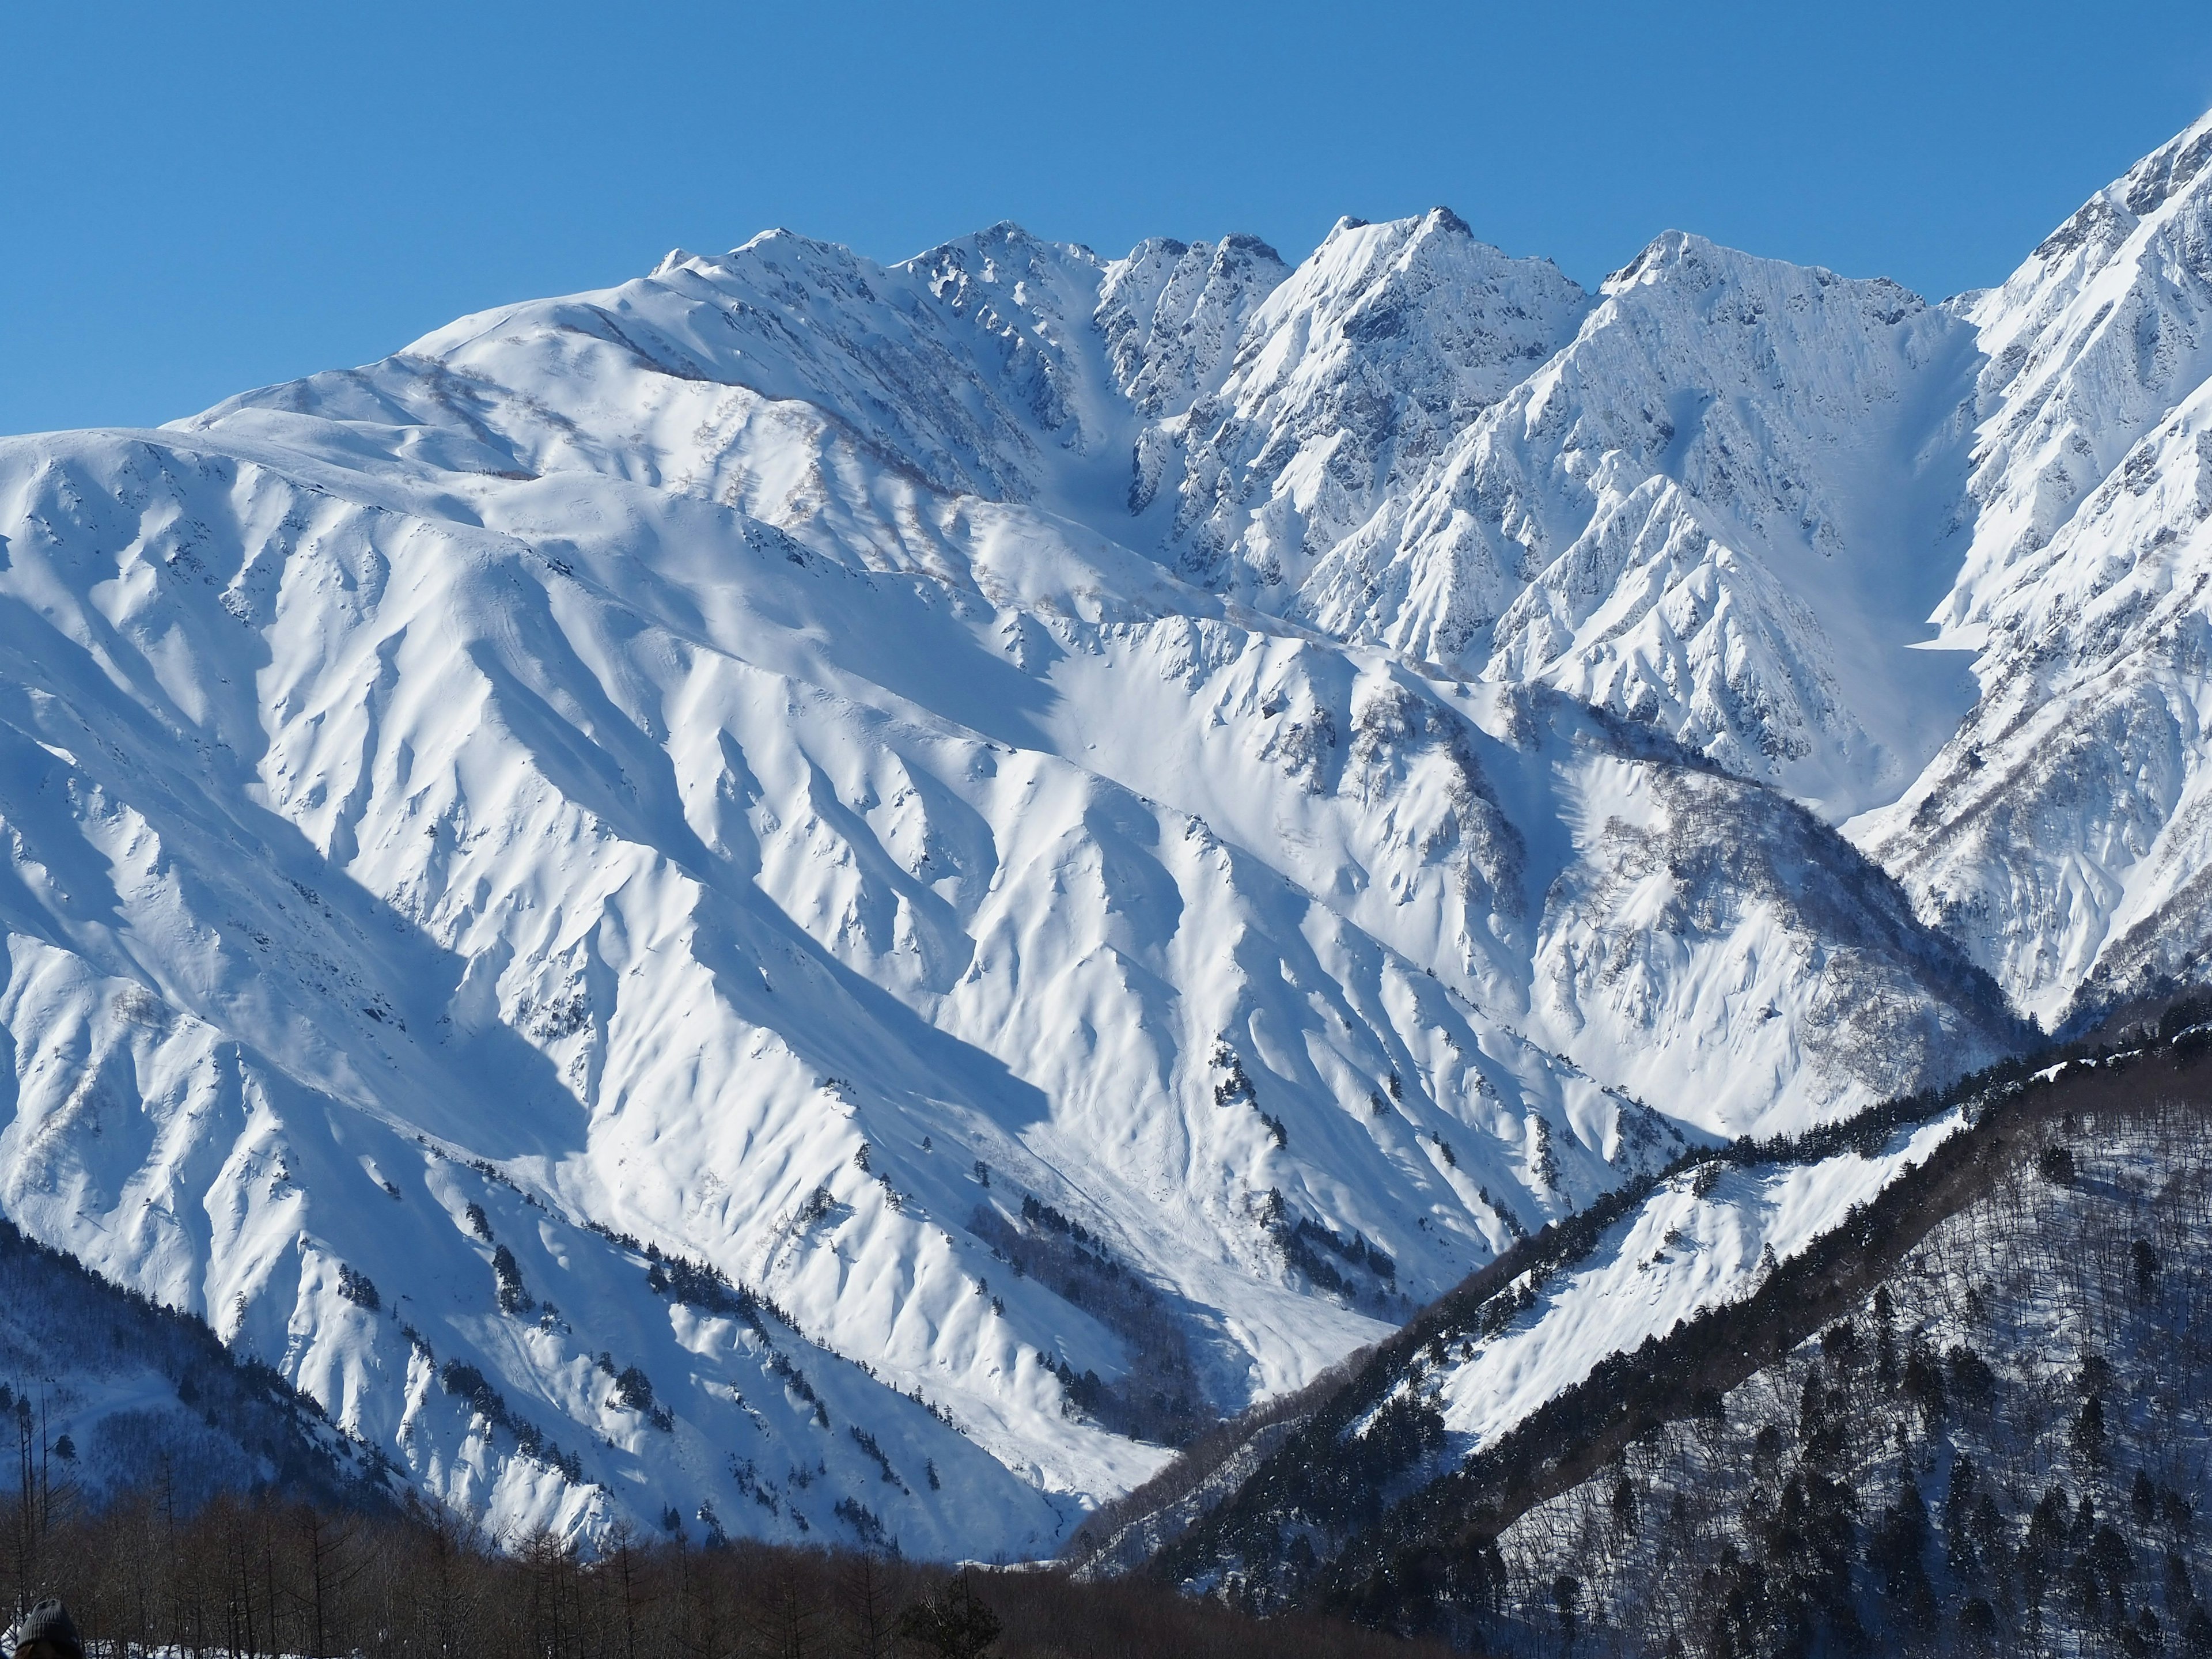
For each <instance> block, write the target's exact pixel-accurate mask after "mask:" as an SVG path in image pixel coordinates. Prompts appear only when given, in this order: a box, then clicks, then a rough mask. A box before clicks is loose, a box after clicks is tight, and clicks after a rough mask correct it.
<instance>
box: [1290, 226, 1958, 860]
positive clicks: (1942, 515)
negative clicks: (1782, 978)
mask: <svg viewBox="0 0 2212 1659" xmlns="http://www.w3.org/2000/svg"><path fill="white" fill-rule="evenodd" d="M1971 362H1972V331H1970V330H1969V329H1968V328H1967V327H1966V325H1964V324H1963V323H1961V322H1960V320H1959V319H1955V318H1954V317H1951V316H1950V315H1948V313H1943V312H1940V311H1933V310H1930V309H1929V307H1927V306H1925V305H1923V303H1922V302H1921V301H1919V300H1918V299H1917V298H1916V297H1914V296H1913V295H1911V294H1909V293H1907V292H1905V290H1904V289H1899V288H1898V287H1897V286H1896V285H1895V284H1894V283H1887V282H1880V281H1876V282H1850V281H1845V280H1844V279H1843V278H1840V277H1838V276H1833V275H1832V274H1831V273H1829V272H1827V271H1825V270H1808V269H1806V268H1803V267H1800V266H1795V265H1788V264H1780V263H1778V262H1775V261H1771V260H1762V259H1753V258H1748V257H1747V256H1745V255H1742V254H1739V253H1735V252H1730V251H1729V250H1727V249H1724V248H1719V247H1716V246H1713V245H1712V244H1711V243H1710V242H1707V241H1705V240H1702V239H1700V238H1697V237H1692V236H1684V235H1680V234H1672V233H1670V234H1668V235H1666V236H1663V237H1662V238H1660V239H1659V240H1657V241H1656V242H1655V243H1653V244H1652V245H1651V246H1650V247H1649V248H1647V249H1646V250H1645V251H1644V253H1643V254H1642V255H1641V256H1639V257H1638V259H1637V260H1636V261H1635V262H1634V263H1633V264H1631V265H1629V266H1628V268H1627V269H1626V270H1623V271H1621V272H1620V273H1619V274H1618V275H1616V276H1613V278H1612V279H1610V280H1609V281H1608V282H1607V284H1606V287H1605V294H1604V298H1603V300H1602V301H1601V303H1600V304H1599V306H1598V307H1597V308H1596V309H1595V311H1594V312H1593V313H1591V314H1590V315H1589V318H1588V319H1586V320H1585V321H1584V322H1583V325H1582V327H1581V330H1580V331H1579V332H1578V333H1577V335H1576V336H1575V337H1574V339H1573V341H1572V342H1571V343H1570V344H1568V345H1567V346H1566V348H1565V349H1564V350H1563V351H1561V352H1560V353H1559V356H1557V357H1556V358H1555V359H1554V360H1553V361H1552V362H1547V363H1546V364H1544V365H1542V366H1541V368H1538V369H1537V370H1536V372H1535V373H1534V374H1533V375H1532V376H1531V377H1529V378H1528V379H1527V380H1524V381H1523V382H1522V384H1521V385H1519V386H1517V387H1516V388H1515V389H1514V390H1513V391H1512V392H1510V394H1509V395H1508V396H1507V397H1506V398H1504V400H1503V401H1502V402H1500V403H1499V404H1498V406H1497V407H1496V408H1494V409H1493V410H1490V411H1489V412H1488V413H1487V414H1486V415H1484V416H1482V417H1481V418H1480V420H1478V421H1476V422H1474V424H1473V426H1472V427H1471V428H1469V429H1468V430H1467V431H1466V432H1465V433H1464V434H1463V435H1462V436H1461V437H1460V438H1458V440H1457V441H1455V442H1454V443H1453V444H1452V446H1451V447H1450V449H1449V453H1446V454H1445V455H1443V457H1441V458H1440V459H1438V461H1437V463H1436V465H1434V467H1433V468H1432V469H1431V471H1430V472H1429V474H1428V475H1427V476H1426V477H1424V478H1422V479H1421V480H1420V481H1419V483H1418V484H1417V485H1416V486H1415V487H1413V488H1412V489H1407V490H1403V491H1401V492H1399V493H1397V494H1396V495H1394V496H1393V497H1392V498H1391V499H1390V501H1388V502H1387V503H1386V504H1385V505H1384V506H1383V507H1382V508H1381V509H1379V510H1378V511H1377V512H1376V514H1375V516H1374V517H1373V518H1372V519H1371V520H1369V522H1367V523H1366V524H1364V525H1363V526H1361V527H1360V528H1359V529H1358V531H1357V532H1354V533H1353V534H1352V535H1351V536H1349V537H1347V538H1346V539H1345V540H1344V541H1343V542H1342V543H1341V544H1340V545H1339V546H1338V547H1337V548H1336V549H1335V550H1334V552H1333V553H1332V554H1331V555H1330V556H1328V558H1327V559H1326V560H1325V561H1323V562H1322V565H1321V566H1320V567H1319V568H1317V569H1316V572H1315V573H1314V574H1313V576H1312V577H1311V578H1310V580H1308V581H1307V583H1306V584H1305V587H1304V592H1303V594H1302V595H1301V599H1300V601H1299V605H1298V608H1297V614H1299V615H1301V616H1303V617H1306V618H1308V619H1309V620H1310V621H1312V622H1313V623H1316V625H1318V626H1320V627H1322V628H1325V629H1328V630H1329V631H1330V632H1332V633H1335V634H1339V635H1344V636H1346V637H1350V638H1355V639H1370V638H1371V639H1375V640H1377V641H1383V642H1386V643H1388V644H1389V645H1390V646H1392V647H1395V648H1397V649H1399V650H1401V651H1404V652H1407V653H1412V654H1413V655H1415V656H1418V657H1421V658H1425V659H1431V660H1434V661H1437V662H1443V663H1449V664H1456V665H1463V666H1464V667H1465V668H1467V669H1468V670H1469V671H1477V670H1479V671H1480V672H1482V673H1483V674H1484V675H1485V677H1486V678H1494V679H1500V680H1505V681H1510V682H1515V683H1523V684H1525V683H1530V682H1537V683H1542V684H1552V685H1556V686H1559V687H1560V688H1561V689H1563V690H1569V691H1571V692H1572V693H1573V694H1574V695H1576V696H1579V697H1582V698H1583V699H1584V700H1586V701H1589V702H1593V703H1595V704H1596V705H1598V706H1599V707H1601V708H1607V709H1610V710H1612V711H1613V712H1614V713H1616V714H1621V715H1623V716H1625V717H1626V718H1628V719H1631V720H1637V721H1639V722H1642V723H1645V724H1649V725H1651V726H1656V727H1657V728H1658V729H1660V730H1662V731H1664V732H1668V733H1669V734H1670V735H1672V736H1674V737H1676V738H1680V740H1681V741H1682V742H1684V743H1686V744H1689V745H1690V746H1691V747H1692V748H1695V749H1697V750H1700V751H1702V752H1704V753H1705V754H1707V755H1710V756H1711V757H1713V758H1714V759H1715V760H1717V761H1718V762H1720V763H1722V764H1723V765H1724V766H1726V767H1727V768H1728V769H1729V770H1731V771H1733V772H1735V773H1736V774H1737V775H1740V776H1746V777H1753V778H1757V779H1759V780H1761V781H1766V782H1771V783H1773V784H1776V785H1778V786H1779V787H1784V788H1785V789H1787V790H1788V791H1789V792H1790V793H1793V794H1795V795H1797V796H1798V797H1800V798H1801V799H1807V800H1808V801H1810V802H1812V803H1814V804H1815V805H1817V807H1818V808H1819V809H1820V811H1822V812H1823V813H1824V814H1825V815H1826V816H1828V817H1831V818H1838V817H1844V816H1848V815H1849V814H1850V812H1852V811H1857V810H1859V809H1860V808H1862V807H1863V806H1866V805H1873V804H1875V803H1878V802H1881V801H1885V800H1887V799H1891V798H1892V797H1893V795H1894V794H1895V793H1896V792H1897V791H1898V790H1899V788H1900V787H1903V785H1904V784H1905V781H1908V780H1909V779H1910V778H1911V776H1912V775H1913V773H1914V772H1915V771H1916V770H1917V769H1918V767H1919V766H1920V764H1921V763H1923V761H1924V760H1925V758H1926V757H1927V756H1928V755H1929V753H1931V752H1932V751H1933V750H1934V749H1935V748H1936V745H1937V744H1940V743H1941V742H1942V739H1943V738H1944V737H1946V736H1948V734H1949V732H1951V731H1952V730H1953V729H1954V726H1955V724H1956V721H1957V719H1958V716H1959V715H1960V714H1961V713H1962V712H1963V711H1964V709H1965V708H1966V704H1967V702H1968V701H1969V698H1970V695H1971V689H1970V687H1969V686H1968V684H1967V683H1966V676H1965V674H1964V673H1963V671H1961V667H1960V664H1961V659H1958V658H1955V657H1954V658H1951V659H1948V661H1947V660H1946V659H1943V658H1942V657H1938V656H1933V655H1930V654H1929V653H1923V652H1916V651H1914V650H1912V649H1911V645H1912V643H1913V642H1914V641H1916V640H1917V639H1919V638H1921V637H1922V636H1924V635H1927V633H1928V629H1927V628H1926V626H1925V624H1924V623H1923V621H1922V618H1923V617H1925V616H1926V614H1927V612H1928V611H1929V608H1931V607H1932V605H1934V604H1935V603H1936V600H1937V599H1939V598H1940V597H1941V594H1942V581H1943V580H1945V578H1946V576H1947V574H1948V570H1949V569H1951V568H1955V565H1956V562H1957V559H1958V557H1959V555H1960V548H1959V547H1956V546H1949V545H1948V543H1949V542H1951V541H1953V540H1955V533H1956V530H1957V527H1958V526H1957V519H1956V509H1955V501H1956V495H1957V489H1958V486H1959V484H1960V481H1961V480H1962V479H1963V475H1964V468H1965V446H1964V439H1965V436H1966V425H1967V423H1966V421H1964V420H1963V419H1960V418H1959V417H1958V416H1956V414H1955V410H1956V405H1957V403H1958V400H1959V398H1960V394H1961V392H1962V390H1963V380H1962V377H1963V375H1964V374H1966V372H1967V371H1968V370H1969V369H1970V368H1971Z"/></svg>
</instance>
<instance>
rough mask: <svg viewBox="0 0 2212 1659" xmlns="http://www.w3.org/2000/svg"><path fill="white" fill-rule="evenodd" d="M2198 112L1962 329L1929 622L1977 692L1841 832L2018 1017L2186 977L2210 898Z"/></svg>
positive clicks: (2207, 488)
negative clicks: (1960, 408) (1961, 470)
mask: <svg viewBox="0 0 2212 1659" xmlns="http://www.w3.org/2000/svg"><path fill="white" fill-rule="evenodd" d="M2208 161H2212V118H2207V120H2205V121H2202V122H2199V123H2198V124H2197V125H2196V126H2194V127H2192V128H2191V129H2190V131H2187V132H2185V133H2183V134H2182V135H2181V136H2180V137H2177V138H2176V139H2174V140H2173V142H2172V143H2169V144H2167V145H2166V146H2164V147H2163V148H2162V149H2160V150H2158V151H2157V152H2156V153H2154V155H2150V156H2148V157H2147V158H2146V159H2145V160H2144V161H2142V162H2141V163H2139V164H2138V165H2137V166H2136V167H2135V168H2133V169H2132V170H2131V171H2130V173H2128V174H2127V175H2126V177H2124V178H2123V179H2119V180H2118V181H2117V182H2116V183H2114V184H2113V185H2111V186H2110V187H2109V188H2108V189H2106V190H2105V191H2100V193H2099V194H2098V195H2097V196H2096V197H2093V198H2092V199H2091V201H2090V202H2089V203H2088V204H2087V205H2086V206H2084V207H2083V208H2082V209H2081V211H2080V212H2078V213H2077V214H2075V216H2073V217H2072V218H2071V219H2069V220H2068V221H2067V222H2066V223H2065V224H2064V225H2063V226H2062V227H2060V228H2059V229H2058V230H2057V231H2056V232H2054V233H2053V234H2051V236H2050V237H2049V238H2048V239H2047V240H2045V242H2044V244H2043V245H2042V246H2040V247H2039V248H2038V249H2037V250H2036V251H2035V252H2034V254H2033V255H2032V256H2031V257H2030V258H2029V259H2028V260H2027V263H2026V264H2023V265H2022V266H2021V269H2020V270H2018V271H2017V272H2016V273H2015V275H2014V276H2012V278H2011V279H2010V280H2009V281H2008V282H2007V283H2005V284H2004V286H2003V287H2002V288H2001V289H1992V290H1990V292H1989V293H1987V294H1984V295H1980V296H1978V297H1976V298H1974V299H1973V301H1972V305H1971V307H1970V309H1969V312H1968V315H1969V316H1970V317H1971V319H1972V322H1973V323H1974V325H1976V328H1977V330H1978V341H1979V343H1980V346H1981V349H1982V352H1983V354H1984V367H1983V368H1982V369H1981V371H1980V375H1979V380H1978V388H1977V398H1978V401H1977V404H1976V409H1977V412H1978V427H1977V432H1976V438H1975V451H1974V461H1975V466H1974V472H1973V476H1972V489H1971V494H1970V496H1969V499H1968V501H1967V503H1966V509H1965V510H1966V511H1967V512H1969V513H1971V515H1972V543H1971V546H1970V547H1969V549H1968V550H1967V552H1966V557H1965V559H1964V561H1963V562H1962V563H1961V565H1960V568H1959V571H1958V573H1957V576H1956V580H1955V581H1954V586H1953V588H1952V591H1951V592H1950V593H1949V595H1948V597H1947V598H1946V599H1945V600H1944V602H1943V604H1942V606H1941V607H1940V608H1939V610H1938V611H1937V613H1936V616H1937V620H1938V621H1939V622H1941V623H1942V625H1943V627H1944V629H1945V632H1946V636H1947V637H1948V638H1950V639H1953V640H1955V641H1958V642H1959V643H1960V644H1963V645H1966V646H1970V647H1972V648H1974V649H1975V650H1977V651H1978V657H1977V659H1976V662H1975V673H1976V675H1977V677H1978V679H1979V682H1980V685H1981V693H1982V695H1981V697H1980V700H1979V701H1978V702H1977V703H1976V704H1975V706H1974V708H1973V709H1972V712H1971V714H1969V715H1968V717H1967V718H1966V720H1965V721H1964V722H1963V723H1962V724H1961V725H1960V728H1959V730H1958V731H1957V732H1956V733H1955V734H1954V736H1953V737H1952V738H1950V740H1949V741H1948V743H1946V744H1945V745H1944V746H1943V748H1942V751H1941V752H1940V753H1939V754H1938V755H1937V756H1936V757H1935V758H1934V759H1933V760H1932V761H1931V762H1930V763H1929V766H1928V768H1927V769H1926V770H1925V771H1924V772H1923V775H1921V776H1920V777H1919V778H1918V779H1917V781H1915V782H1914V783H1913V784H1912V786H1911V788H1910V789H1909V790H1907V791H1906V792H1905V793H1904V795H1903V796H1902V798H1901V799H1899V800H1898V801H1897V802H1896V803H1895V804H1894V805H1890V806H1888V807H1887V808H1885V809H1883V810H1881V811H1878V812H1875V813H1872V814H1870V815H1869V817H1867V818H1866V819H1865V820H1863V822H1862V823H1857V824H1854V825H1853V827H1852V834H1853V835H1854V837H1855V838H1856V839H1857V840H1858V841H1859V842H1861V844H1862V845H1863V846H1865V847H1866V848H1868V849H1869V851H1870V852H1871V853H1872V854H1874V855H1875V857H1876V858H1878V859H1879V860H1881V862H1882V863H1883V864H1884V865H1885V866H1887V867H1888V868H1890V869H1892V870H1893V871H1894V872H1897V873H1898V874H1899V877H1900V878H1901V879H1902V880H1903V881H1904V882H1905V884H1906V886H1907V887H1908V889H1909V890H1911V892H1912V894H1913V896H1914V899H1915V902H1916V904H1917V907H1918V908H1919V910H1920V912H1921V914H1922V915H1923V917H1924V918H1925V919H1926V920H1928V921H1930V922H1932V923H1934V924H1936V925H1937V926H1939V927H1942V928H1944V929H1945V930H1946V931H1947V932H1948V933H1952V934H1953V935H1954V937H1956V938H1957V939H1959V940H1960V943H1961V944H1963V945H1966V948H1967V949H1968V950H1970V951H1972V952H1973V954H1974V956H1975V957H1976V959H1977V960H1978V961H1980V962H1981V963H1984V965H1985V966H1986V967H1987V968H1988V969H1990V972H1991V973H1993V974H1994V975H1996V977H1997V979H1998V980H1999V981H2000V982H2001V983H2002V984H2003V986H2004V987H2005V988H2006V990H2007V992H2008V994H2010V995H2011V996H2012V997H2013V998H2014V999H2015V1001H2016V1002H2017V1004H2018V1005H2019V1006H2021V1007H2022V1008H2023V1009H2026V1010H2027V1011H2029V1012H2033V1013H2035V1014H2036V1015H2038V1016H2039V1017H2041V1018H2044V1019H2045V1020H2046V1021H2056V1020H2057V1019H2060V1018H2063V1016H2064V1015H2065V1014H2066V1012H2067V1011H2068V1009H2069V1006H2070V1005H2072V1004H2074V1003H2075V1000H2076V999H2077V997H2087V998H2089V999H2096V998H2099V997H2102V996H2108V995H2126V994H2136V993H2138V992H2140V991H2142V990H2143V989H2145V988H2148V987H2155V986H2156V985H2157V984H2158V983H2159V982H2160V981H2161V980H2162V979H2164V978H2166V977H2170V976H2179V977H2183V978H2187V977H2195V976H2197V975H2201V972H2202V967H2201V963H2202V960H2203V951H2204V946H2205V944H2206V941H2207V939H2208V938H2212V908H2208V902H2207V898H2206V895H2205V891H2204V887H2203V872H2204V870H2205V868H2206V859H2207V854H2208V853H2212V842H2208V839H2207V824H2208V822H2212V820H2208V814H2207V810H2206V805H2205V802H2204V796H2205V791H2206V787H2207V782H2206V774H2205V771H2204V769H2203V759H2202V757H2203V753H2204V744H2203V731H2204V714H2205V709H2206V707H2207V703H2206V697H2207V679H2206V672H2205V664H2206V662H2207V646H2208V644H2212V634H2208V630H2207V611H2206V605H2205V600H2204V587H2205V583H2206V580H2207V576H2208V574H2212V534H2208V531H2207V528H2206V521H2207V520H2208V518H2212V401H2208V400H2209V399H2212V391H2208V389H2207V380H2208V377H2212V167H2208V166H2207V165H2206V164H2207V162H2208Z"/></svg>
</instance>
